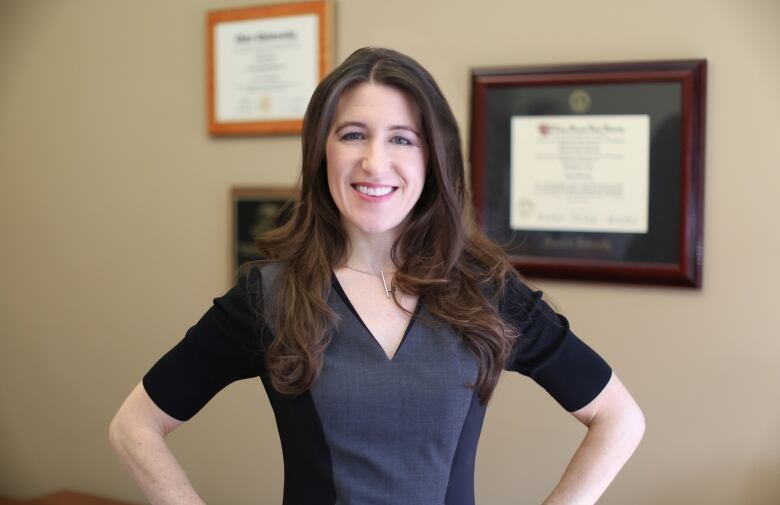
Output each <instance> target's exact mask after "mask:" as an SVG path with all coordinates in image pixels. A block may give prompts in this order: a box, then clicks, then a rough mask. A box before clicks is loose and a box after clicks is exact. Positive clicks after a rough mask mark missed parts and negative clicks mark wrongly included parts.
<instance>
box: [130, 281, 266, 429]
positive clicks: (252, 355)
mask: <svg viewBox="0 0 780 505" xmlns="http://www.w3.org/2000/svg"><path fill="white" fill-rule="evenodd" d="M260 282H261V279H260V272H259V270H257V269H255V270H253V271H251V272H249V273H248V274H247V275H245V276H243V277H242V278H241V279H239V280H238V282H237V284H236V286H235V287H233V288H232V289H231V290H230V291H228V292H227V293H226V294H225V295H224V296H221V297H219V298H215V299H214V303H213V305H212V306H211V308H209V310H208V311H207V312H206V314H204V315H203V317H202V318H201V319H200V321H198V322H197V323H196V324H195V325H194V326H193V327H191V328H190V329H189V330H188V331H187V333H186V335H185V337H184V338H183V339H182V340H181V341H180V342H179V343H178V344H176V345H175V346H174V347H173V348H172V349H171V350H170V351H168V352H167V353H166V354H165V355H164V356H163V357H162V358H160V359H159V360H158V361H157V363H156V364H155V365H154V366H153V367H152V368H151V369H150V370H149V371H148V372H147V373H146V375H145V376H144V378H143V385H144V389H146V392H147V393H148V394H149V397H150V398H151V399H152V401H154V403H155V404H156V405H157V406H158V407H159V408H160V409H162V410H163V411H164V412H166V413H167V414H168V415H170V416H172V417H174V418H176V419H178V420H180V421H186V420H188V419H190V418H191V417H192V416H194V415H195V414H196V413H197V412H198V411H199V410H200V409H201V408H203V406H204V405H206V403H208V402H209V400H211V398H213V397H214V395H216V394H217V393H218V392H219V391H220V390H221V389H222V388H224V387H225V386H227V385H228V384H230V383H231V382H234V381H237V380H240V379H246V378H250V377H257V376H259V375H260V374H261V373H262V371H263V367H264V364H263V363H264V359H263V357H262V352H261V345H260V339H261V338H262V336H263V334H264V330H263V325H262V323H261V322H260V320H259V319H258V318H257V316H256V311H255V307H256V304H257V302H258V300H257V299H256V296H255V294H256V293H257V285H258V283H260Z"/></svg>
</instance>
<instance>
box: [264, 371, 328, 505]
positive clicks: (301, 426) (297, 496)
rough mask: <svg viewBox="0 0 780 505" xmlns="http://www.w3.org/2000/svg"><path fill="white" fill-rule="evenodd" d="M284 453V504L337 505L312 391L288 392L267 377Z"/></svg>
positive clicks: (323, 435) (265, 384) (325, 446)
mask: <svg viewBox="0 0 780 505" xmlns="http://www.w3.org/2000/svg"><path fill="white" fill-rule="evenodd" d="M263 385H264V386H265V390H266V392H267V393H268V399H269V400H270V401H271V406H272V407H273V410H274V416H275V417H276V427H277V429H278V430H279V438H280V440H281V443H282V454H283V455H284V499H283V501H282V505H333V504H334V503H336V488H335V487H334V486H333V468H332V463H331V457H330V449H329V448H328V444H327V441H326V440H325V433H324V431H323V429H322V422H321V421H320V417H319V414H318V413H317V409H316V407H315V405H314V402H313V401H312V397H311V394H310V393H309V392H306V393H304V394H302V395H300V396H297V397H294V396H288V395H282V394H280V393H278V392H277V391H276V390H275V389H274V388H273V387H272V386H271V384H270V383H269V382H268V381H266V380H263Z"/></svg>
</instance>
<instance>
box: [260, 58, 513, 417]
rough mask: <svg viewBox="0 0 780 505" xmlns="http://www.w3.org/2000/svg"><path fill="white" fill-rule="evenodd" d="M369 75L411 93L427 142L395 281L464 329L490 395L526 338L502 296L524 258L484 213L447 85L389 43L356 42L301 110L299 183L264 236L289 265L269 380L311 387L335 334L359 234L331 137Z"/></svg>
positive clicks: (292, 389) (293, 389)
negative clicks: (488, 226) (505, 315)
mask: <svg viewBox="0 0 780 505" xmlns="http://www.w3.org/2000/svg"><path fill="white" fill-rule="evenodd" d="M364 82H371V83H376V84H383V85H386V86H392V87H394V88H396V89H399V90H401V91H402V92H404V93H407V94H408V95H409V96H410V97H411V98H413V99H414V101H415V102H416V103H417V105H418V107H419V109H420V114H421V117H422V130H423V136H424V139H425V144H426V145H427V146H428V166H427V168H426V177H425V183H424V187H423V190H422V194H421V195H420V199H419V200H418V201H417V203H416V205H415V206H414V208H413V209H412V211H411V214H410V216H409V218H408V219H406V220H405V222H404V224H403V225H402V226H403V228H402V230H401V233H400V235H399V238H398V240H397V241H396V242H395V244H394V245H393V247H392V250H391V258H392V260H393V262H394V263H395V265H396V268H397V271H396V275H395V278H394V283H395V286H396V288H397V289H399V290H401V291H403V292H404V293H408V294H412V295H418V296H424V297H425V298H424V300H425V304H426V307H427V309H428V310H429V311H430V313H431V314H432V315H433V316H434V317H436V318H438V319H440V320H442V321H444V322H445V323H447V324H449V325H451V326H452V327H453V328H454V329H455V330H456V331H457V332H458V333H459V334H460V335H461V338H463V341H464V342H465V344H466V345H467V346H468V347H469V348H470V349H471V351H472V352H473V353H474V355H475V356H476V359H477V361H478V363H479V374H478V376H477V380H476V382H475V384H474V385H473V387H475V388H476V389H477V390H478V392H479V396H480V399H481V400H482V402H483V403H487V401H488V400H489V398H490V396H491V394H492V392H493V389H494V388H495V386H496V383H497V381H498V377H499V375H500V373H501V370H502V367H503V365H504V362H505V361H506V359H507V356H508V354H509V352H510V349H511V345H512V341H513V339H514V338H515V337H516V335H515V334H514V333H513V332H512V330H511V329H510V328H509V327H508V326H507V325H506V324H505V322H504V321H503V320H502V319H501V317H500V315H499V313H498V310H497V303H496V300H497V298H498V297H499V296H500V294H501V293H502V291H503V289H504V284H505V281H506V279H507V276H509V275H514V269H513V268H512V267H511V265H510V264H509V263H508V261H507V259H506V255H505V254H504V252H503V250H502V249H501V248H500V247H499V246H498V245H497V244H495V243H494V242H492V241H491V240H490V239H488V238H487V237H486V236H485V235H484V234H483V233H482V232H481V231H480V230H479V228H478V227H477V226H476V224H475V220H474V216H473V212H472V208H471V205H470V203H469V201H468V199H467V195H466V185H465V174H464V166H463V158H462V154H461V143H460V135H459V132H458V126H457V123H456V121H455V117H454V116H453V114H452V111H451V110H450V107H449V104H448V103H447V101H446V100H445V98H444V95H443V94H442V92H441V90H440V89H439V87H438V86H437V85H436V82H435V81H434V79H433V77H432V76H431V75H430V74H429V73H428V72H427V71H426V70H425V69H424V68H423V67H422V66H421V65H420V64H419V63H417V62H416V61H414V60H413V59H411V58H410V57H408V56H406V55H403V54H400V53H398V52H396V51H392V50H389V49H379V48H363V49H359V50H357V51H355V52H354V53H352V55H351V56H349V57H348V58H347V59H346V60H345V61H344V62H343V63H342V64H341V65H339V67H338V68H336V69H335V70H334V71H333V72H331V73H330V74H329V75H328V76H327V77H326V78H325V79H324V80H323V81H322V82H321V83H320V84H319V86H317V88H316V89H315V91H314V94H313V95H312V98H311V101H310V102H309V106H308V108H307V110H306V114H305V116H304V120H303V134H302V137H303V140H302V148H303V156H302V167H301V176H300V181H299V186H300V193H299V196H298V198H297V200H296V203H295V206H294V207H293V209H292V217H291V218H290V220H289V221H288V222H287V223H286V224H285V225H283V226H282V227H280V228H277V229H276V230H273V231H271V232H269V233H267V234H265V235H263V236H262V237H260V238H258V240H257V246H258V249H259V250H260V253H261V254H262V255H263V256H265V257H267V258H269V259H271V260H277V261H279V262H280V264H281V270H280V272H279V275H278V277H277V281H276V285H275V296H276V299H275V301H274V303H273V304H271V306H272V307H273V310H272V311H271V312H270V313H269V314H268V315H267V317H269V318H270V322H271V323H272V326H273V328H274V340H273V342H272V343H271V344H270V346H269V347H268V349H267V352H266V362H267V368H268V371H269V375H270V378H271V382H272V384H273V386H274V388H276V389H277V390H278V391H279V392H281V393H285V394H300V393H302V392H304V391H306V390H308V389H309V388H310V387H311V385H312V383H313V382H314V381H315V380H316V379H317V377H318V375H319V373H320V370H321V368H322V360H323V355H324V352H325V349H326V348H327V346H328V344H329V343H330V339H331V337H332V329H333V327H334V324H335V319H336V315H335V313H334V312H333V310H332V309H331V308H330V307H329V305H328V303H327V298H328V295H329V293H330V286H331V275H332V270H333V268H335V267H337V266H338V265H339V264H340V263H341V262H343V261H344V260H345V255H346V254H347V252H348V250H349V249H348V248H349V241H348V240H349V239H348V237H347V235H346V233H345V231H344V229H343V227H342V224H341V217H340V214H339V211H338V209H337V208H336V205H335V203H334V201H333V198H332V197H331V195H330V191H329V189H328V181H327V167H326V160H325V144H326V140H327V137H328V134H329V132H330V128H331V123H332V121H333V116H334V111H335V109H336V105H337V104H338V101H339V98H340V97H341V95H342V94H343V93H344V91H345V90H346V89H348V88H350V87H352V86H355V85H356V84H359V83H364ZM396 303H398V302H397V301H396ZM399 306H400V304H399Z"/></svg>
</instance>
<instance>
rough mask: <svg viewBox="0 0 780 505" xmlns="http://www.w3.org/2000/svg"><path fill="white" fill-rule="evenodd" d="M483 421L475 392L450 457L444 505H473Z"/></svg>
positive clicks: (483, 417) (482, 411) (482, 407)
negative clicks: (453, 453) (450, 465)
mask: <svg viewBox="0 0 780 505" xmlns="http://www.w3.org/2000/svg"><path fill="white" fill-rule="evenodd" d="M484 419H485V406H484V405H482V404H481V403H480V402H479V395H478V394H477V392H476V391H475V392H474V396H473V397H472V398H471V406H470V407H469V413H468V414H467V415H466V420H465V421H464V422H463V429H462V430H461V432H460V439H459V440H458V447H457V449H455V455H454V456H453V457H452V468H451V469H450V480H449V483H448V484H447V497H446V498H445V500H444V504H445V505H474V465H475V463H476V459H477V443H479V435H480V433H481V431H482V423H483V421H484Z"/></svg>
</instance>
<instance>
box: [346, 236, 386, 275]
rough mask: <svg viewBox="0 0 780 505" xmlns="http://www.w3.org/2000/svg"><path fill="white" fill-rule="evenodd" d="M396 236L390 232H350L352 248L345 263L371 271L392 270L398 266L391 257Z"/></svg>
mask: <svg viewBox="0 0 780 505" xmlns="http://www.w3.org/2000/svg"><path fill="white" fill-rule="evenodd" d="M394 242H395V236H394V235H392V234H390V233H381V234H367V233H362V232H359V231H357V232H354V231H353V230H350V232H349V244H350V248H349V251H347V257H346V258H345V261H344V263H345V264H346V265H349V266H351V267H353V268H358V269H361V270H366V271H369V272H375V273H379V272H382V271H383V272H386V273H387V272H392V271H395V269H396V266H395V264H394V263H393V260H392V259H391V258H390V249H391V248H392V247H393V243H394Z"/></svg>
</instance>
